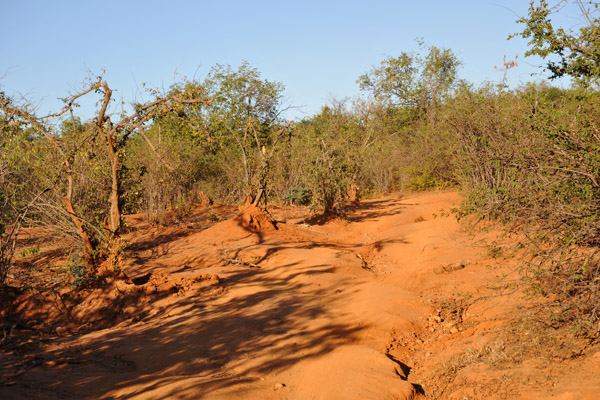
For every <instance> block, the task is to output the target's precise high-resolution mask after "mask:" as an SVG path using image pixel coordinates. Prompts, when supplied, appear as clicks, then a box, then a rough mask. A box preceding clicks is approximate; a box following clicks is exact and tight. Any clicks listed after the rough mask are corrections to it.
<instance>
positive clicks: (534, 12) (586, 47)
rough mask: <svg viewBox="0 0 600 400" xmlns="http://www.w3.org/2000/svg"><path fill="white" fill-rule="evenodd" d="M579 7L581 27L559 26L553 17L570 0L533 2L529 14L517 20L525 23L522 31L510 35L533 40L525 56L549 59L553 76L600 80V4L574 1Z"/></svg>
mask: <svg viewBox="0 0 600 400" xmlns="http://www.w3.org/2000/svg"><path fill="white" fill-rule="evenodd" d="M573 2H574V3H575V4H576V5H577V6H578V8H579V10H580V12H581V16H582V19H583V25H582V26H581V27H580V28H579V30H578V31H577V30H573V29H568V30H565V29H564V28H562V27H555V26H554V25H553V23H552V20H551V16H552V15H553V14H555V13H557V12H559V11H561V10H562V9H563V3H567V1H566V0H563V1H559V2H558V3H557V4H555V5H553V6H550V5H549V4H548V2H547V1H546V0H540V2H539V4H538V5H536V4H535V2H534V1H531V2H530V3H529V10H528V13H527V16H525V17H522V18H520V19H518V20H517V22H518V23H520V24H524V25H525V28H524V29H523V31H522V32H520V33H516V34H514V35H511V36H509V39H510V38H513V37H517V36H520V37H522V38H524V39H529V43H528V44H529V46H530V48H529V50H528V51H527V52H526V53H525V56H531V55H536V56H540V57H542V58H543V59H546V60H547V64H546V70H548V71H549V72H550V73H551V75H550V79H555V78H560V77H562V76H571V77H573V78H575V79H576V80H578V81H580V82H583V83H586V82H587V83H598V78H600V19H599V18H598V17H596V16H595V15H594V13H595V10H596V9H598V5H599V3H597V2H593V1H590V2H587V1H583V0H574V1H573Z"/></svg>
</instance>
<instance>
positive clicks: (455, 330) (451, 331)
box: [450, 326, 458, 335]
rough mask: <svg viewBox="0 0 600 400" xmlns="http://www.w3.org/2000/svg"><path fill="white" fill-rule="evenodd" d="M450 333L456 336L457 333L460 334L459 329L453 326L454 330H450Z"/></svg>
mask: <svg viewBox="0 0 600 400" xmlns="http://www.w3.org/2000/svg"><path fill="white" fill-rule="evenodd" d="M450 333H451V334H453V335H454V334H455V333H458V329H457V328H456V327H455V326H453V327H452V328H450Z"/></svg>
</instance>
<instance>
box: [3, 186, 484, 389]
mask: <svg viewBox="0 0 600 400" xmlns="http://www.w3.org/2000/svg"><path fill="white" fill-rule="evenodd" d="M458 201H459V197H458V195H457V194H456V193H430V194H425V195H417V196H412V197H409V198H402V197H390V198H387V199H380V200H371V201H365V202H364V203H363V204H362V205H361V206H360V207H359V208H357V209H356V210H353V211H352V212H351V213H350V214H349V215H348V219H347V220H343V221H342V220H334V221H329V222H327V223H325V224H322V225H316V224H313V225H310V224H304V223H300V224H298V223H287V224H286V223H280V224H279V226H278V228H279V229H278V230H265V231H262V232H253V231H251V230H248V229H246V228H245V227H244V226H243V224H241V223H240V221H239V220H235V219H231V220H228V221H224V222H221V223H218V224H216V225H214V226H212V227H211V228H208V229H205V230H202V231H194V232H185V233H182V232H178V231H176V230H173V231H170V232H167V233H165V234H164V235H162V236H160V238H161V239H160V240H156V237H155V236H148V235H146V236H144V234H140V235H133V236H132V237H131V238H130V240H131V241H132V242H133V244H134V245H133V246H132V247H131V249H133V250H130V251H129V253H128V254H127V258H126V263H127V265H126V269H125V270H126V272H127V274H128V275H129V276H140V275H143V274H146V273H148V272H150V273H152V274H153V276H154V277H155V278H156V277H157V276H158V277H160V278H161V279H164V280H165V282H171V283H172V282H175V281H177V280H178V279H179V280H180V281H181V282H188V283H189V282H196V281H195V280H194V279H196V278H197V277H199V276H214V275H218V276H219V278H220V280H219V282H218V284H214V285H209V286H207V285H200V286H198V285H196V286H195V284H188V285H187V286H186V284H182V286H181V287H177V288H178V289H177V290H174V291H173V290H171V291H170V292H168V293H167V294H166V295H162V296H157V297H156V298H155V299H154V300H153V301H151V302H144V303H143V304H142V303H140V305H139V309H137V310H136V311H135V313H134V314H135V316H134V318H131V319H127V320H125V321H123V322H121V323H120V324H118V325H116V326H113V327H110V328H108V329H104V330H99V331H95V332H91V333H88V334H84V335H79V336H71V337H63V338H60V339H58V340H55V341H52V342H50V343H49V344H48V345H46V346H44V347H43V348H42V349H40V350H39V352H38V353H37V355H36V357H37V360H38V364H37V365H36V366H34V367H32V368H30V369H28V370H27V371H26V373H23V374H22V375H20V376H19V377H18V378H15V380H14V382H13V384H11V385H10V386H4V387H0V397H2V398H15V399H18V398H40V399H41V398H44V399H50V398H106V399H159V398H165V399H166V398H168V399H210V400H217V399H257V400H258V399H290V400H291V399H297V400H311V399H323V400H325V399H327V400H335V399H415V398H420V397H422V391H423V388H421V387H420V386H419V385H417V384H415V383H414V380H413V379H412V377H411V374H410V372H411V370H410V367H409V366H408V364H410V363H409V362H408V361H407V360H405V359H401V358H398V357H395V356H393V355H392V354H391V353H390V352H389V351H388V350H389V346H390V343H391V342H392V341H393V340H395V338H397V337H400V336H410V335H412V333H413V332H417V331H419V329H420V328H419V327H420V326H422V324H423V320H426V319H427V318H428V317H429V316H430V315H431V312H432V309H431V305H430V304H429V303H427V302H426V301H425V300H424V298H423V297H422V293H423V290H424V288H427V289H428V290H432V291H436V290H438V289H439V290H442V289H441V288H443V287H446V286H448V285H452V280H453V277H451V276H438V275H436V274H434V273H433V272H432V271H433V270H434V269H435V268H439V266H440V265H448V264H452V263H458V262H461V260H465V259H475V258H476V257H478V254H479V253H480V251H481V248H480V246H478V245H477V244H476V243H475V242H474V241H473V238H472V237H470V236H469V235H467V234H465V232H463V230H462V228H461V226H460V225H459V224H458V223H457V222H456V220H455V219H454V218H442V217H440V216H439V215H440V214H441V212H440V210H446V211H447V210H448V209H449V208H450V207H452V206H453V205H455V204H456V203H457V202H458ZM436 215H438V216H437V217H436ZM227 261H229V262H227ZM153 279H154V278H153ZM148 285H150V283H147V284H145V286H148ZM157 285H158V284H157ZM172 287H175V286H172ZM446 290H448V289H446ZM450 290H451V289H450ZM396 350H398V349H396ZM400 350H402V349H400ZM404 350H406V351H404V352H402V351H397V352H396V353H394V354H405V353H406V352H407V351H408V350H409V349H404ZM33 359H36V358H33ZM7 396H8V397H7Z"/></svg>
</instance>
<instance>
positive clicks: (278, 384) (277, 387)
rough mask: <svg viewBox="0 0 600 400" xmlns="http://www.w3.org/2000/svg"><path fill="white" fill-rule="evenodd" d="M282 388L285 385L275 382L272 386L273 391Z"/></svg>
mask: <svg viewBox="0 0 600 400" xmlns="http://www.w3.org/2000/svg"><path fill="white" fill-rule="evenodd" d="M284 387H285V383H281V382H277V383H276V384H275V386H274V389H275V390H277V389H282V388H284Z"/></svg>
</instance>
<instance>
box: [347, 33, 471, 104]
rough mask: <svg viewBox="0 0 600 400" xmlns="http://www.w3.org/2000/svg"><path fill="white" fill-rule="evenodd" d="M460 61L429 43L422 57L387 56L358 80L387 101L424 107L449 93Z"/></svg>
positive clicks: (379, 97)
mask: <svg viewBox="0 0 600 400" xmlns="http://www.w3.org/2000/svg"><path fill="white" fill-rule="evenodd" d="M419 44H420V45H421V47H422V46H423V44H422V43H419ZM460 64H461V63H460V61H459V60H458V58H456V56H455V55H454V53H453V52H452V50H450V49H440V48H437V47H435V46H431V47H429V48H428V53H427V55H425V56H422V55H420V54H414V53H406V52H402V53H401V54H400V55H399V56H398V57H395V58H394V57H388V58H387V59H385V60H384V61H382V62H381V64H380V65H379V66H377V67H374V68H373V69H371V71H369V72H368V73H366V74H364V75H361V76H360V77H359V78H358V81H357V83H358V84H359V85H360V89H361V90H365V91H369V92H371V93H372V94H373V95H374V97H375V98H376V99H377V100H380V101H383V102H385V103H387V104H390V105H394V106H401V107H427V106H430V105H437V104H439V103H440V102H441V101H442V99H443V98H444V96H446V95H447V94H448V93H449V92H450V90H451V89H452V87H453V85H454V83H455V82H456V79H457V71H458V67H459V66H460Z"/></svg>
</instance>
